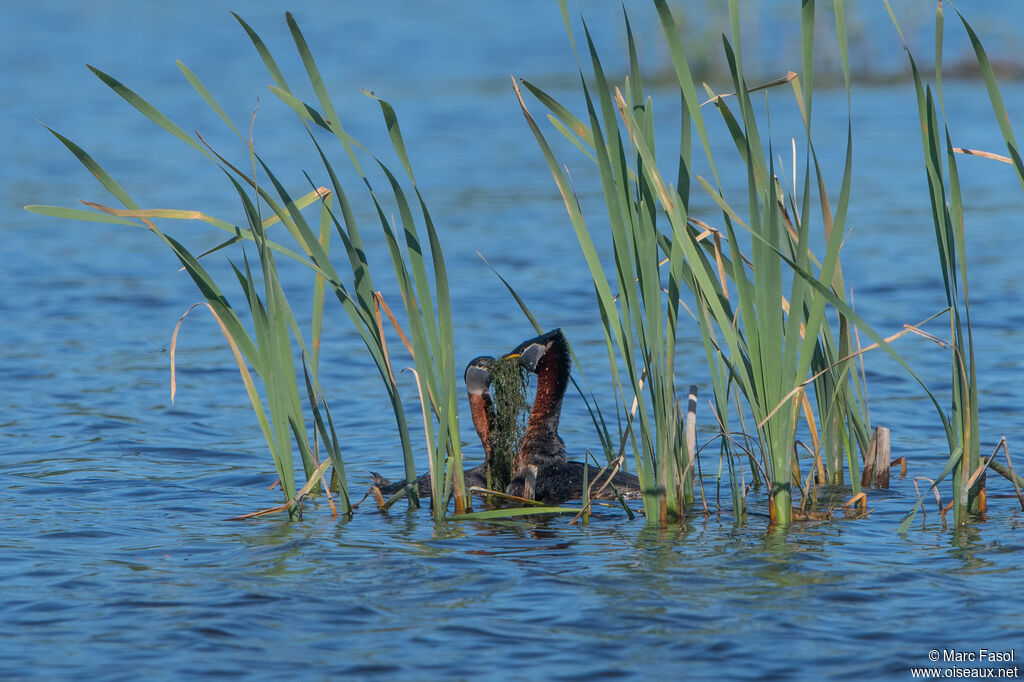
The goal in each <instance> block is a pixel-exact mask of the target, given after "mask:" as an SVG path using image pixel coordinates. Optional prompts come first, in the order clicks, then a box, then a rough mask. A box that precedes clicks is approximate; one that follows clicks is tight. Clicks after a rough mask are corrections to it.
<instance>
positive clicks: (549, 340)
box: [506, 329, 565, 372]
mask: <svg viewBox="0 0 1024 682" xmlns="http://www.w3.org/2000/svg"><path fill="white" fill-rule="evenodd" d="M562 344H565V336H564V335H563V334H562V330H561V329H552V330H551V331H549V332H545V333H543V334H541V335H540V336H535V337H533V338H532V339H529V340H527V341H523V342H522V343H521V344H519V345H518V346H517V347H516V348H515V350H513V351H512V352H511V353H509V354H508V356H506V357H517V358H519V364H520V365H522V366H523V367H525V368H526V369H527V370H529V371H530V372H536V371H537V365H539V364H540V361H541V358H543V357H544V355H545V354H546V353H547V352H548V351H549V350H551V348H552V347H553V346H555V345H562Z"/></svg>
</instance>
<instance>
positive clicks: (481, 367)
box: [466, 355, 494, 395]
mask: <svg viewBox="0 0 1024 682" xmlns="http://www.w3.org/2000/svg"><path fill="white" fill-rule="evenodd" d="M493 369H494V358H492V357H491V356H489V355H481V356H480V357H478V358H473V359H472V360H470V361H469V364H468V365H466V391H467V392H468V393H469V394H470V395H482V394H484V393H487V392H488V391H489V390H490V387H491V372H492V371H493Z"/></svg>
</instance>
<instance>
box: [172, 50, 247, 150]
mask: <svg viewBox="0 0 1024 682" xmlns="http://www.w3.org/2000/svg"><path fill="white" fill-rule="evenodd" d="M174 63H175V64H177V65H178V69H179V70H180V71H181V73H182V75H184V76H185V78H186V79H187V80H188V82H189V84H191V85H192V88H193V89H194V90H195V91H196V93H197V94H198V95H199V96H200V97H202V98H203V101H204V102H206V104H207V105H209V107H210V108H211V109H213V111H214V112H215V113H216V114H217V115H218V116H219V117H220V119H221V120H222V121H224V123H225V124H227V126H228V128H230V129H231V132H233V133H234V134H235V135H237V136H238V139H240V140H242V141H243V142H244V141H245V138H244V137H243V136H242V133H240V132H238V128H236V127H235V124H234V123H232V122H231V119H230V118H229V117H228V115H227V112H225V111H224V109H223V107H221V105H220V104H219V103H218V102H217V100H216V98H214V96H213V95H212V94H211V93H210V91H209V90H208V89H207V87H206V86H205V85H203V82H202V81H201V80H199V77H198V76H196V75H195V74H194V73H193V72H192V70H191V69H189V68H188V67H187V66H185V63H184V62H182V61H181V60H180V59H176V60H174Z"/></svg>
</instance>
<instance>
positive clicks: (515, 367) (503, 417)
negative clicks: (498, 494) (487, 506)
mask: <svg viewBox="0 0 1024 682" xmlns="http://www.w3.org/2000/svg"><path fill="white" fill-rule="evenodd" d="M528 376H529V375H528V374H527V372H526V370H525V369H524V368H523V367H521V366H520V364H519V360H518V359H517V358H505V359H502V360H498V361H497V362H496V363H495V365H494V369H493V370H492V372H491V393H492V400H493V401H494V402H493V405H492V406H491V409H493V410H494V415H493V420H492V422H491V424H492V428H491V465H490V467H488V470H487V487H488V488H490V489H491V490H502V491H503V490H505V489H506V488H507V487H508V484H509V483H511V482H512V471H513V468H514V462H515V458H516V455H517V454H518V453H519V445H520V443H522V442H523V435H524V434H525V433H526V424H527V422H528V421H529V417H530V405H529V403H528V402H526V386H527V377H528Z"/></svg>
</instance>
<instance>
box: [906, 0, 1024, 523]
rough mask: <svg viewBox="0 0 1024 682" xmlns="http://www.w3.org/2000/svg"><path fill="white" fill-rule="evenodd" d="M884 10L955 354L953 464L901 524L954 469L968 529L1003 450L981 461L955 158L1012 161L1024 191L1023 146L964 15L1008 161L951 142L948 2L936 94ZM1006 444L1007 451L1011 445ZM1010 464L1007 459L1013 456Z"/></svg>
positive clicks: (939, 18) (959, 518) (950, 430)
mask: <svg viewBox="0 0 1024 682" xmlns="http://www.w3.org/2000/svg"><path fill="white" fill-rule="evenodd" d="M886 8H887V9H888V10H889V15H890V17H891V18H892V22H893V25H894V26H895V27H896V30H897V32H898V33H899V35H900V39H901V40H903V42H904V46H905V47H906V49H907V56H908V59H909V61H910V68H911V72H912V74H913V80H914V90H915V93H916V95H917V107H918V115H919V118H920V127H921V144H922V149H923V151H924V167H925V175H926V177H927V180H928V192H929V194H928V196H929V200H930V203H931V209H932V219H933V222H934V226H935V241H936V245H937V247H938V256H939V266H940V268H941V271H942V281H943V284H944V288H945V293H946V302H947V304H948V306H949V308H948V313H949V329H950V338H949V341H943V340H937V341H939V343H940V345H942V346H943V347H946V348H948V349H949V350H950V352H951V355H952V381H951V385H952V390H951V393H952V395H951V400H950V403H951V405H952V409H951V414H949V415H946V414H945V413H944V411H942V410H940V416H941V418H942V424H943V427H944V429H945V433H946V439H947V441H948V444H949V459H948V460H947V462H946V466H945V467H944V468H943V470H942V472H941V473H940V474H939V476H937V477H936V478H935V479H934V480H932V485H931V487H930V488H929V489H928V491H926V492H925V493H924V494H923V495H921V497H920V499H919V500H918V502H917V504H916V505H915V506H914V508H913V510H912V511H911V513H910V514H908V515H907V517H906V519H904V521H903V523H902V525H901V527H902V528H904V529H905V528H906V527H907V526H908V525H909V523H910V521H911V520H912V518H913V513H914V512H916V511H917V510H918V509H919V508H920V507H921V505H922V504H923V502H924V500H925V497H926V496H927V494H928V493H929V492H932V491H933V490H934V489H935V488H936V486H937V485H938V483H939V482H941V481H942V480H943V479H944V478H945V477H946V476H948V475H949V473H950V472H952V474H953V501H952V507H953V510H954V519H955V523H956V524H957V525H962V524H963V523H965V522H966V521H967V520H968V518H969V515H971V514H977V513H983V512H984V511H985V508H986V499H985V498H986V496H985V471H986V470H987V468H988V467H989V466H991V465H993V464H994V462H993V460H994V458H995V454H996V452H998V450H999V447H998V446H997V447H996V449H995V451H993V454H992V456H991V457H989V458H988V460H987V461H985V462H984V463H983V462H982V458H981V441H980V434H979V431H978V380H977V376H976V373H975V362H974V339H973V336H972V333H971V308H970V297H969V295H968V287H967V251H966V248H967V240H966V237H965V234H964V206H963V197H962V195H961V190H960V174H959V171H958V169H957V162H956V155H957V154H966V155H977V156H983V157H986V158H989V159H994V160H998V161H1002V162H1004V163H1007V164H1010V165H1012V166H1013V167H1014V169H1015V170H1016V172H1017V178H1018V180H1019V181H1020V183H1021V187H1022V188H1024V163H1022V161H1021V157H1020V153H1019V151H1018V147H1017V141H1016V138H1015V136H1014V134H1013V128H1012V126H1011V125H1010V117H1009V115H1008V114H1007V111H1006V106H1005V105H1004V104H1003V99H1002V95H1001V94H1000V91H999V86H998V84H997V83H996V78H995V74H994V72H993V70H992V66H991V64H990V63H989V59H988V56H987V54H986V53H985V48H984V47H983V46H982V44H981V41H980V40H979V39H978V35H977V34H976V33H975V31H974V29H973V28H971V25H970V24H969V23H968V22H967V20H966V19H965V18H964V16H963V15H962V14H960V13H959V11H957V10H955V9H954V11H956V12H957V17H958V18H959V19H960V21H961V23H962V24H963V28H964V30H965V32H966V33H967V37H968V38H969V39H970V42H971V46H972V47H973V48H974V52H975V56H976V58H977V62H978V67H979V69H980V71H981V74H982V77H983V79H984V81H985V86H986V89H987V91H988V94H989V99H990V102H991V106H992V111H993V114H995V118H996V121H997V123H998V125H999V130H1000V133H1001V134H1002V137H1003V140H1004V142H1005V143H1006V148H1007V151H1008V153H1009V156H1008V157H1007V156H1002V155H998V154H992V153H990V152H984V151H979V150H975V149H970V148H963V147H958V146H954V144H953V140H952V137H951V135H950V131H949V126H948V124H947V123H946V120H945V106H944V103H943V95H942V47H943V34H944V28H945V20H944V12H943V3H942V0H938V1H937V3H936V12H935V88H934V91H933V89H932V86H931V85H926V84H925V83H924V80H923V78H922V76H921V72H920V70H919V69H918V66H917V62H916V61H915V60H914V56H913V54H912V53H911V51H910V48H909V46H907V44H906V40H905V39H904V37H903V32H902V30H901V29H900V25H899V21H898V20H897V18H896V15H895V13H894V12H893V10H892V7H891V6H889V3H888V1H887V2H886ZM1000 445H1001V446H1002V447H1004V449H1005V440H1004V441H1002V442H1001V443H1000ZM1007 459H1009V457H1008V456H1007ZM994 468H996V467H994ZM997 470H1000V473H1003V475H1005V476H1006V477H1007V478H1009V479H1010V480H1011V481H1012V482H1013V484H1014V486H1017V480H1016V478H1017V477H1016V476H1015V475H1014V474H1013V471H1012V465H1011V468H1010V469H1009V470H1007V469H1002V467H998V469H997ZM936 494H937V492H936ZM1018 494H1019V491H1018Z"/></svg>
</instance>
